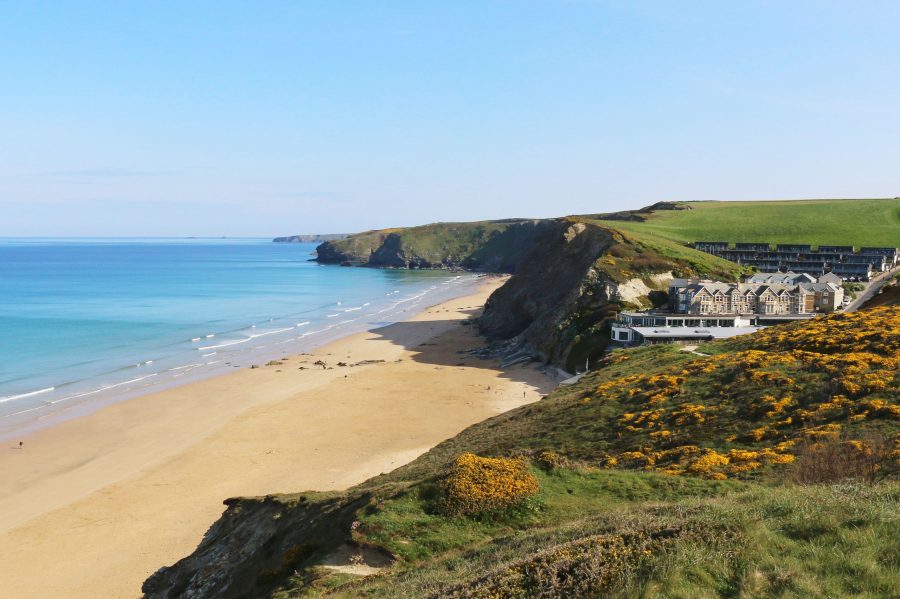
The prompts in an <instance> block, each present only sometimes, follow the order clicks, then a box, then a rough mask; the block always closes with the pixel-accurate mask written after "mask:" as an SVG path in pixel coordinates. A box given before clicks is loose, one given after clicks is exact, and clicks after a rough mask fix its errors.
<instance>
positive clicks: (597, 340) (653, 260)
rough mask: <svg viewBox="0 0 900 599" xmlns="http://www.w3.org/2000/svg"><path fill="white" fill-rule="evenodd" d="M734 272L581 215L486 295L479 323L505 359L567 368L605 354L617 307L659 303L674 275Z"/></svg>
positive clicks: (551, 225) (550, 231) (541, 242)
mask: <svg viewBox="0 0 900 599" xmlns="http://www.w3.org/2000/svg"><path fill="white" fill-rule="evenodd" d="M738 272H739V271H738V269H737V268H736V267H735V266H734V265H731V264H730V263H728V262H725V261H724V260H721V261H715V260H709V257H708V256H706V255H704V254H702V253H700V252H695V251H693V250H690V249H688V248H678V247H677V246H672V245H667V244H666V243H664V242H662V243H660V242H657V243H655V244H654V243H653V242H651V241H647V240H643V241H642V240H639V239H636V238H634V237H630V236H627V235H625V234H623V233H621V232H619V231H617V230H615V229H611V228H608V227H601V226H598V225H596V224H593V223H591V222H590V221H584V220H581V219H580V218H569V219H560V220H555V221H551V222H548V224H547V226H545V227H544V230H543V231H542V232H541V234H540V235H539V236H538V237H537V238H536V239H535V242H534V244H533V247H532V248H531V250H530V251H529V252H528V253H527V254H526V255H525V256H524V257H523V259H522V261H521V263H520V264H519V268H518V271H517V273H516V274H515V275H514V276H513V277H512V278H511V279H510V280H509V282H508V283H507V284H506V285H504V286H503V287H501V288H500V289H498V290H497V291H496V292H494V294H493V295H492V296H491V297H490V298H489V300H488V302H487V304H486V306H485V310H484V314H483V315H482V317H481V318H480V319H479V328H480V330H481V332H482V333H483V334H485V335H486V336H487V337H488V338H489V339H491V340H494V341H502V342H506V347H505V351H506V354H507V355H508V356H517V355H522V354H530V355H532V356H534V357H536V358H538V359H540V360H542V361H544V362H549V363H554V364H557V365H559V366H562V367H564V368H565V369H566V370H568V371H570V372H572V371H574V370H575V369H578V368H580V369H584V366H585V364H586V363H589V364H593V363H595V362H596V361H597V359H599V358H600V356H601V355H602V354H603V351H604V349H605V347H606V344H607V342H608V339H609V323H610V321H611V319H612V318H613V317H614V316H615V313H616V312H617V311H619V310H621V309H623V308H648V307H652V306H654V305H660V304H662V303H663V302H664V301H665V289H666V287H667V285H668V282H669V281H671V279H672V278H673V277H688V276H714V277H717V278H725V279H729V280H734V278H735V277H736V276H737V274H738Z"/></svg>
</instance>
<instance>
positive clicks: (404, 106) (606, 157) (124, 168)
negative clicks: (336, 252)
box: [0, 0, 900, 236]
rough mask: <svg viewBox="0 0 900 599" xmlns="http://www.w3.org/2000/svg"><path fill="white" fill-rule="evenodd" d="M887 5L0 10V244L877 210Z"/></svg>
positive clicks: (898, 140)
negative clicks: (849, 200) (658, 205)
mask: <svg viewBox="0 0 900 599" xmlns="http://www.w3.org/2000/svg"><path fill="white" fill-rule="evenodd" d="M898 31H900V3H898V2H894V1H890V2H879V1H874V0H868V1H866V2H858V1H853V2H851V1H848V2H829V1H826V0H817V1H805V0H791V1H783V2H776V1H769V2H751V1H738V0H728V1H723V0H715V1H710V2H700V1H697V2H676V1H672V0H669V1H660V2H640V1H629V0H622V1H616V2H613V1H609V2H603V1H599V0H594V1H592V0H567V1H566V0H557V1H550V0H544V1H530V0H516V1H508V2H498V1H490V0H480V1H472V2H469V1H465V0H447V1H442V2H438V1H423V0H418V1H410V2H403V1H399V0H395V1H392V2H388V1H377V0H370V1H368V2H352V1H349V0H340V1H324V0H323V1H315V2H313V1H305V2H303V1H294V2H283V3H282V2H265V1H258V2H227V1H223V0H218V1H216V2H190V1H183V2H174V1H173V2H121V1H115V2H102V1H98V0H89V1H85V2H41V3H38V2H28V1H25V0H19V1H13V0H10V1H8V2H3V3H2V4H0V214H2V216H0V236H31V235H53V236H56V235H123V236H133V235H172V236H181V235H216V236H217V235H233V236H240V235H244V236H274V235H278V234H289V233H307V232H343V231H354V230H361V229H366V228H376V227H385V226H394V225H411V224H421V223H425V222H430V221H438V220H472V219H482V218H501V217H511V216H535V217H538V216H555V215H564V214H575V213H587V212H600V211H612V210H618V209H626V208H636V207H640V206H642V205H646V204H650V203H652V202H656V201H659V200H710V199H729V200H741V199H770V198H814V197H886V196H891V197H893V196H896V195H900V35H898Z"/></svg>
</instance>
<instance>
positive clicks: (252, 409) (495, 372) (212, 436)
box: [0, 278, 555, 598]
mask: <svg viewBox="0 0 900 599" xmlns="http://www.w3.org/2000/svg"><path fill="white" fill-rule="evenodd" d="M500 284H502V280H501V279H496V278H492V279H490V280H487V281H483V282H482V283H481V284H480V285H479V286H478V287H477V290H476V291H475V292H474V293H471V294H470V295H464V296H461V297H458V298H456V299H453V300H449V301H445V302H443V303H440V304H437V305H434V306H431V307H429V308H425V309H424V310H422V311H421V312H419V313H418V314H416V315H415V316H413V317H412V318H409V319H407V320H404V321H400V322H397V323H394V324H391V325H388V326H386V327H382V328H379V329H374V330H371V331H368V332H363V333H356V334H353V335H350V336H348V337H342V338H341V339H338V340H335V341H332V342H330V343H328V344H327V345H325V346H322V347H320V348H318V349H316V350H314V351H312V352H309V353H305V354H300V355H293V356H289V357H285V358H282V359H280V360H276V361H275V362H276V363H273V364H272V365H268V366H265V367H261V368H256V369H242V370H239V371H235V372H233V373H229V374H227V375H222V376H218V377H213V378H211V379H206V380H203V381H199V382H193V383H188V384H186V385H183V386H179V387H176V388H174V389H169V390H165V391H161V392H157V393H152V394H150V395H144V396H141V397H138V398H135V399H129V400H126V401H123V402H120V403H116V404H114V405H111V406H107V407H104V408H102V409H101V410H99V411H97V412H95V413H93V414H91V415H89V416H84V417H81V418H78V419H73V420H68V421H66V422H63V423H61V424H58V425H56V426H54V427H52V428H49V429H44V430H41V431H38V432H36V433H34V434H33V435H31V436H30V437H28V438H26V439H25V445H24V448H23V449H22V450H18V449H15V448H13V447H9V446H7V447H2V451H0V468H2V469H3V471H4V473H5V474H7V476H5V477H4V478H3V480H2V481H0V554H3V555H4V556H9V557H6V558H4V560H3V561H2V563H0V580H3V581H4V587H5V591H6V593H8V594H7V595H6V596H11V597H44V596H66V597H74V598H77V597H97V596H102V597H136V596H139V595H140V584H141V582H143V580H144V579H146V577H147V576H149V575H150V574H152V573H153V572H154V571H155V570H157V569H158V568H160V567H162V566H164V565H169V564H171V563H173V562H175V561H177V560H178V559H181V558H182V557H184V556H186V555H187V554H189V553H190V552H191V551H193V549H194V548H195V547H196V545H197V543H199V542H200V540H201V538H202V535H203V533H204V532H205V531H206V529H207V528H208V527H209V526H210V525H211V524H212V523H213V522H214V521H215V519H216V518H218V516H219V515H220V514H221V512H222V511H223V509H224V508H223V505H222V501H223V500H225V499H226V498H228V497H233V496H241V495H243V496H248V495H266V494H272V493H280V492H298V491H302V490H333V489H343V488H347V487H350V486H353V485H354V484H358V483H360V482H363V481H364V480H366V479H368V478H370V477H372V476H375V475H377V474H380V473H382V472H388V471H390V470H393V469H394V468H396V467H398V466H400V465H402V464H404V463H407V462H409V461H411V460H413V459H415V458H416V457H417V456H418V455H420V454H421V453H423V452H425V451H427V450H428V449H430V448H431V447H433V446H434V445H436V444H437V443H439V442H441V441H443V440H444V439H446V438H449V437H451V436H453V435H455V434H456V433H458V432H459V431H460V430H462V429H463V428H465V427H466V426H469V425H471V424H474V423H476V422H480V421H481V420H484V419H485V418H488V417H490V416H493V415H496V414H498V413H501V412H504V411H506V410H509V409H511V408H514V407H517V406H519V405H523V404H524V403H528V402H530V401H535V400H537V399H538V398H539V397H540V396H541V395H542V394H544V393H546V392H548V391H550V390H551V389H552V388H553V387H555V381H554V380H553V379H551V378H550V377H549V376H547V375H545V374H543V373H541V372H539V371H538V370H537V369H536V368H533V367H512V368H508V369H503V370H501V369H500V368H499V366H498V365H497V364H496V363H495V362H494V361H490V360H482V359H479V358H473V357H470V356H467V355H465V354H460V353H459V352H460V351H461V350H464V349H469V348H471V347H476V346H480V345H482V344H483V340H481V338H479V337H477V336H476V335H475V333H474V331H473V330H472V329H473V328H472V327H469V326H459V323H460V321H462V320H464V319H467V318H468V317H469V316H471V315H472V314H474V313H475V312H477V311H478V310H480V307H481V306H482V305H483V303H484V300H485V299H486V298H487V296H488V295H489V294H490V292H491V291H493V289H496V288H497V287H498V286H499V285H500ZM317 361H323V362H325V366H324V367H322V366H321V365H316V362H317ZM341 364H343V365H341ZM423 398H427V401H422V400H423ZM163 405H164V406H165V410H160V407H161V406H163ZM113 573H114V575H113V576H111V574H113Z"/></svg>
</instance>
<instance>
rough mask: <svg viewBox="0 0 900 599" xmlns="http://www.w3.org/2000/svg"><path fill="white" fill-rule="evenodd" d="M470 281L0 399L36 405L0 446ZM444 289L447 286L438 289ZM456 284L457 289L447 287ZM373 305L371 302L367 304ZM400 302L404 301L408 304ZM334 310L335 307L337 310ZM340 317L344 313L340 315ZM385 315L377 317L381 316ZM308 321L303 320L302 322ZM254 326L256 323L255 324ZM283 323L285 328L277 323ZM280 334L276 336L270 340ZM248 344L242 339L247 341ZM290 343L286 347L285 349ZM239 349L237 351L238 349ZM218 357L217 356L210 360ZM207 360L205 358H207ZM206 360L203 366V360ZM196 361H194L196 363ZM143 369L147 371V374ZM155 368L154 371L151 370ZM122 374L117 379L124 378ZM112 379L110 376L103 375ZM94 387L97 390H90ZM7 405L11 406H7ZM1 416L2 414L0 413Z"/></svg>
mask: <svg viewBox="0 0 900 599" xmlns="http://www.w3.org/2000/svg"><path fill="white" fill-rule="evenodd" d="M469 274H470V276H468V277H465V278H464V277H463V276H456V277H453V278H451V279H447V280H444V281H442V282H441V283H440V285H437V284H436V285H433V286H432V287H430V288H428V289H424V290H419V291H420V293H419V294H418V295H413V296H410V297H407V298H404V299H402V300H399V301H396V302H395V303H394V304H393V306H391V307H389V308H386V309H383V310H380V311H378V312H377V313H373V314H368V315H366V316H365V318H366V319H365V320H362V319H360V318H351V319H349V320H339V321H338V322H330V321H328V322H326V321H323V320H322V319H321V318H319V320H318V321H315V322H314V323H313V324H312V329H311V330H307V329H303V332H302V333H301V334H299V335H297V332H299V331H293V330H291V331H289V330H288V329H299V328H300V327H301V326H304V325H308V324H310V321H308V320H307V321H306V322H303V323H298V324H296V325H294V326H290V327H288V328H285V329H283V330H275V331H269V332H266V333H264V334H263V335H257V336H258V337H264V336H265V337H266V338H267V339H271V340H272V341H269V342H266V344H265V345H262V346H258V347H254V346H250V347H249V348H247V349H239V351H238V353H237V354H234V353H233V352H232V351H231V348H230V347H227V348H226V351H225V352H222V351H221V350H216V351H214V352H212V353H211V354H208V355H200V356H193V355H192V356H190V357H184V356H183V358H185V359H183V360H181V361H177V362H172V357H166V358H159V357H154V359H152V360H148V361H146V362H144V361H141V362H140V363H137V364H134V365H133V366H131V367H124V368H119V369H117V370H116V371H115V372H116V373H118V374H120V375H122V377H121V378H124V379H125V380H120V381H117V382H112V383H108V384H107V383H100V381H103V380H104V379H106V380H107V381H108V380H109V379H108V378H106V377H100V378H86V379H82V380H75V381H71V382H67V383H64V384H62V385H58V384H57V385H54V386H49V387H47V388H44V389H37V390H32V391H29V392H24V393H21V394H19V395H15V396H11V397H3V398H0V404H3V407H6V406H13V405H16V404H15V403H14V402H15V401H16V400H28V399H31V398H35V399H37V400H38V402H37V403H36V404H35V403H28V404H25V405H23V406H21V409H19V410H18V411H15V412H11V413H6V414H2V415H0V444H2V443H6V442H9V441H18V440H19V439H22V438H25V437H26V436H28V435H31V434H33V433H35V432H38V431H40V430H45V429H48V428H52V427H55V426H57V425H59V424H61V423H63V422H66V421H68V420H72V419H76V418H82V417H85V416H89V415H91V414H93V413H95V412H97V411H98V410H102V409H104V408H106V407H108V406H111V405H115V404H116V403H120V402H122V401H129V400H132V399H136V398H139V397H142V396H145V395H152V394H155V393H159V392H162V391H166V390H169V389H174V388H177V387H180V386H183V385H188V384H191V383H195V382H198V381H204V380H208V379H211V378H215V377H219V376H226V375H228V374H231V373H233V372H234V369H238V368H249V367H252V366H253V365H256V366H259V365H261V364H264V363H266V362H268V361H270V360H277V359H280V358H283V357H285V356H288V355H294V354H298V353H305V352H310V351H313V350H315V349H316V348H320V347H323V346H325V345H328V344H330V343H332V342H334V341H337V340H339V339H341V338H344V337H348V336H351V335H353V334H356V333H360V332H365V331H370V330H373V329H374V328H376V327H381V326H384V324H389V323H392V322H400V321H402V320H404V319H407V318H410V317H412V316H415V315H416V314H418V313H419V312H421V311H422V310H425V309H427V308H428V307H430V306H432V305H434V304H438V303H442V302H444V301H448V300H451V299H453V298H455V297H459V296H462V295H468V294H470V293H472V292H473V290H475V289H477V288H478V286H479V285H480V284H481V283H483V282H484V281H483V279H484V278H488V279H490V278H493V277H494V276H495V275H488V274H475V273H469ZM445 285H449V286H447V287H444V286H445ZM459 285H462V288H455V289H454V288H453V287H454V286H459ZM435 290H436V293H435V296H436V297H433V298H432V297H428V298H425V296H426V295H428V294H429V293H431V292H432V291H435ZM422 298H425V301H426V302H429V303H426V304H425V305H424V306H423V305H420V300H421V299H422ZM372 301H374V300H372ZM406 302H410V303H409V304H408V305H401V304H406ZM338 309H339V308H336V310H338ZM345 312H346V310H345ZM384 313H387V314H385V316H384V317H383V318H382V317H380V315H381V314H384ZM307 318H308V317H307ZM376 318H377V319H378V320H381V321H385V322H382V323H378V322H373V319H376ZM281 320H291V321H293V320H296V319H292V318H285V317H281ZM257 324H259V323H257ZM282 324H287V323H282ZM255 327H256V324H252V325H248V326H247V327H241V328H239V329H236V330H232V331H218V332H217V333H216V334H218V335H219V336H220V337H222V336H224V337H226V338H227V337H228V336H229V335H230V334H234V333H235V332H236V331H240V330H249V329H250V328H255ZM278 333H281V335H276V334H278ZM215 336H216V335H205V337H206V339H208V340H209V342H210V343H213V344H215V343H216V342H217V341H219V340H220V339H212V337H215ZM201 340H202V336H201V337H197V338H194V339H191V343H194V342H199V341H201ZM249 340H250V339H248V341H249ZM288 343H290V345H287V344H288ZM231 345H238V343H234V342H231V343H226V346H231ZM242 347H243V346H242ZM192 349H201V350H202V349H205V348H203V347H199V348H198V347H193V348H192ZM216 354H218V355H216ZM210 356H211V357H210ZM207 359H209V360H212V361H210V362H206V361H205V360H207ZM198 360H199V362H198ZM161 362H162V363H165V362H168V364H167V365H165V366H163V367H162V369H158V367H159V366H160V365H161V364H160V363H161ZM148 367H149V370H148ZM154 368H156V370H154ZM126 372H127V374H123V373H126ZM107 374H112V373H107ZM96 385H99V386H96ZM63 388H68V389H70V390H69V391H67V392H66V393H69V394H70V395H68V396H66V395H65V394H63V396H62V397H51V398H49V399H43V398H44V397H45V396H46V395H48V394H49V395H53V394H54V393H55V394H57V395H59V394H60V393H62V391H61V390H62V389H63ZM7 402H12V403H7ZM0 411H2V410H0Z"/></svg>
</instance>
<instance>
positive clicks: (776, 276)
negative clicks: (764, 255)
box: [747, 271, 816, 285]
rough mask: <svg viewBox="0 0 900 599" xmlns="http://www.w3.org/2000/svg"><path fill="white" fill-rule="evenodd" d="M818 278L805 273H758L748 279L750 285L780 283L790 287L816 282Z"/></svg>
mask: <svg viewBox="0 0 900 599" xmlns="http://www.w3.org/2000/svg"><path fill="white" fill-rule="evenodd" d="M815 280H816V278H815V277H814V276H812V275H810V274H807V273H805V272H793V271H788V272H758V273H756V274H755V275H753V276H751V277H749V278H748V279H747V282H748V283H779V284H782V285H790V284H794V285H796V284H797V283H803V282H810V283H813V282H815Z"/></svg>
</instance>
